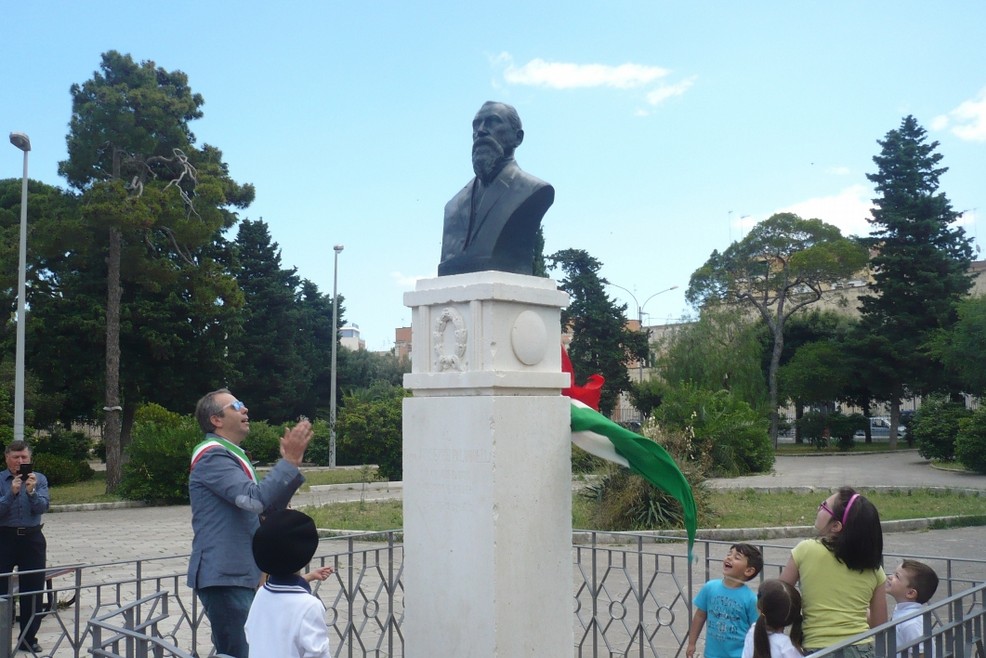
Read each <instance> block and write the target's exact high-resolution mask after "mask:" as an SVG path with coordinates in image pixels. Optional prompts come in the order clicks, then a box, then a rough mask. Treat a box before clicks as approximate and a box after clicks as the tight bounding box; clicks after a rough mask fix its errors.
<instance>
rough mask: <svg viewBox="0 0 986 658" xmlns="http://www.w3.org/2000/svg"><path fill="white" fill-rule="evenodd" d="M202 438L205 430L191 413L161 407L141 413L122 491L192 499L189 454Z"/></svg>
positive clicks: (133, 496) (139, 496)
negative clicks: (179, 412) (174, 411)
mask: <svg viewBox="0 0 986 658" xmlns="http://www.w3.org/2000/svg"><path fill="white" fill-rule="evenodd" d="M154 406H156V405H154ZM201 441H202V430H201V429H199V426H198V423H196V422H195V420H194V419H193V418H192V417H191V416H180V415H178V414H175V413H172V412H166V413H165V414H162V413H161V408H160V407H159V408H158V409H156V410H153V413H149V414H146V415H145V416H143V417H141V416H140V414H138V417H137V418H136V419H135V422H134V429H133V437H132V440H131V442H130V446H129V447H128V448H127V455H128V456H129V461H128V462H127V463H126V464H125V465H124V467H123V479H122V480H121V482H120V488H119V490H118V493H119V494H120V495H121V496H123V497H124V498H127V499H130V500H144V501H148V502H154V503H182V502H188V464H189V458H190V457H191V455H192V448H194V447H195V446H196V445H197V444H198V443H199V442H201Z"/></svg>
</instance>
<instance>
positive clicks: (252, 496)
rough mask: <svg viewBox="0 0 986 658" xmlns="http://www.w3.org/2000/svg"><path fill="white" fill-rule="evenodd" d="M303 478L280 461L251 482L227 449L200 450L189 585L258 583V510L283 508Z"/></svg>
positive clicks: (192, 487)
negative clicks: (255, 547)
mask: <svg viewBox="0 0 986 658" xmlns="http://www.w3.org/2000/svg"><path fill="white" fill-rule="evenodd" d="M206 436H207V437H209V436H210V435H206ZM304 481H305V478H304V477H302V475H301V472H300V471H299V470H298V469H297V467H295V465H294V464H292V463H291V462H287V461H284V460H283V459H282V460H280V461H278V462H277V464H276V465H275V466H274V468H272V469H271V470H270V472H268V473H267V475H266V476H265V477H264V479H263V480H261V481H260V483H255V482H254V481H253V480H251V479H250V477H249V476H248V475H247V474H246V473H245V472H244V471H243V467H242V466H240V462H239V461H238V460H237V459H236V457H234V456H233V455H232V454H230V452H229V451H228V450H226V449H225V448H222V447H217V448H211V449H209V450H207V451H206V452H205V453H203V454H202V456H201V457H200V458H199V460H198V461H197V462H196V463H195V467H194V468H192V472H191V474H190V475H189V477H188V497H189V499H190V501H191V503H192V532H193V533H194V536H193V537H192V556H191V558H189V561H188V586H189V587H191V588H193V589H199V588H202V587H210V586H216V585H222V586H239V587H251V588H255V587H257V585H258V584H259V583H260V569H259V568H258V567H257V564H256V562H254V561H253V548H252V546H253V533H254V532H256V530H257V528H258V527H259V526H260V514H262V513H269V512H273V511H274V510H278V509H284V508H285V507H287V505H288V503H289V502H290V501H291V496H292V495H294V492H295V491H297V490H298V487H300V486H301V484H302V483H303V482H304Z"/></svg>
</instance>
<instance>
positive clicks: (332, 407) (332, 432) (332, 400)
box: [329, 244, 344, 468]
mask: <svg viewBox="0 0 986 658" xmlns="http://www.w3.org/2000/svg"><path fill="white" fill-rule="evenodd" d="M343 249H344V247H343V245H341V244H337V245H336V246H334V247H332V250H333V251H335V252H336V253H335V258H334V262H333V265H332V365H331V370H330V375H329V466H330V467H332V468H335V465H336V350H337V345H336V344H337V343H338V342H339V336H338V334H339V295H338V294H337V292H336V284H337V283H338V281H339V254H340V253H341V252H342V250H343Z"/></svg>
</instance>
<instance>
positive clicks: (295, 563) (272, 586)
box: [246, 509, 332, 658]
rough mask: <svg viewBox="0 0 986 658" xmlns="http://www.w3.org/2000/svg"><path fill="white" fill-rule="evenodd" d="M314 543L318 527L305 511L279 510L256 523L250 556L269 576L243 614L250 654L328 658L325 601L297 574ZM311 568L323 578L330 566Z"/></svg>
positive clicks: (274, 657) (257, 656) (271, 657)
mask: <svg viewBox="0 0 986 658" xmlns="http://www.w3.org/2000/svg"><path fill="white" fill-rule="evenodd" d="M317 548H318V531H317V530H316V529H315V522H314V521H313V520H312V518H311V517H310V516H308V515H307V514H304V513H302V512H299V511H297V510H291V509H286V510H281V511H278V512H274V513H273V514H271V515H269V516H268V517H267V519H266V520H265V521H264V522H263V523H261V524H260V528H258V529H257V532H256V533H255V534H254V536H253V559H254V560H255V561H256V562H257V566H258V567H260V569H261V570H262V571H264V572H265V573H267V574H269V577H268V579H267V582H266V583H265V584H264V586H263V587H261V588H260V589H259V590H257V595H256V596H255V597H254V599H253V605H251V606H250V614H249V615H248V616H247V621H246V637H247V642H248V643H249V644H250V658H329V657H330V655H331V654H330V653H329V629H328V627H327V626H326V624H325V606H324V605H322V601H321V600H319V598H318V597H316V596H313V595H312V591H311V587H310V586H309V584H308V579H306V578H303V577H302V576H301V570H302V569H303V568H304V567H305V565H307V564H308V563H309V562H311V559H312V556H313V555H315V550H316V549H317ZM313 573H316V575H315V577H316V578H320V579H322V580H324V579H325V578H327V577H328V575H329V574H331V573H332V567H324V568H323V569H320V570H318V572H313ZM323 574H324V575H323Z"/></svg>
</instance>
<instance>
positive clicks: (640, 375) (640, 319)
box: [606, 281, 678, 381]
mask: <svg viewBox="0 0 986 658" xmlns="http://www.w3.org/2000/svg"><path fill="white" fill-rule="evenodd" d="M606 283H607V284H609V285H611V286H613V287H614V288H619V289H620V290H622V291H624V292H625V293H627V294H628V295H630V298H631V299H633V303H634V304H636V305H637V323H638V324H639V325H640V331H643V330H644V307H645V306H647V302H649V301H650V300H652V299H654V298H655V297H657V296H658V295H662V294H664V293H666V292H671V291H672V290H677V289H678V286H671V287H670V288H665V289H664V290H658V291H657V292H655V293H654V294H653V295H651V296H650V297H648V298H647V299H645V300H644V303H643V304H641V303H640V302H638V301H637V296H636V295H634V294H633V293H632V292H630V291H629V290H627V289H626V288H624V287H623V286H621V285H619V284H616V283H612V282H609V281H607V282H606ZM649 341H650V339H649V338H648V342H649ZM637 379H638V381H643V380H644V364H643V363H641V362H638V365H637Z"/></svg>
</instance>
